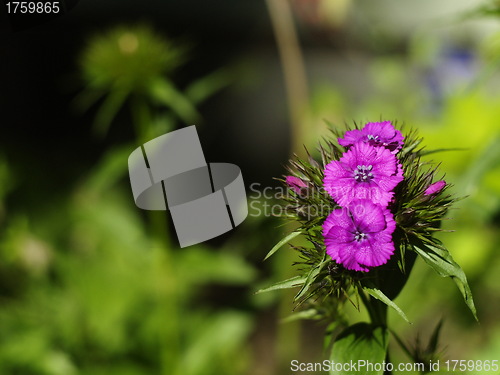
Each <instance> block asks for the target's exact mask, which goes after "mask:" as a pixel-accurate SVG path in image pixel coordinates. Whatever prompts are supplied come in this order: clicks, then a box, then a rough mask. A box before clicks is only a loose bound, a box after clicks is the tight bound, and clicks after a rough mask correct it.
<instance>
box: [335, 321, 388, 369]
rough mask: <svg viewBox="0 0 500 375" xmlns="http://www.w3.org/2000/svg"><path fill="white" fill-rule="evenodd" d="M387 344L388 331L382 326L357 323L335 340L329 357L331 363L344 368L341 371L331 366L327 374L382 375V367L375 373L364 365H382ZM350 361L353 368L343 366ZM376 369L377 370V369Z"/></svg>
mask: <svg viewBox="0 0 500 375" xmlns="http://www.w3.org/2000/svg"><path fill="white" fill-rule="evenodd" d="M388 342H389V337H388V331H387V329H386V328H384V327H382V326H375V325H373V324H368V323H357V324H354V325H352V326H350V327H348V328H346V329H345V330H344V331H342V332H341V333H340V334H339V336H338V337H337V338H336V339H335V342H334V344H333V348H332V352H331V355H330V361H331V363H334V364H343V365H344V366H343V368H342V369H340V368H337V367H335V366H332V367H333V368H331V369H330V371H329V373H330V374H331V375H333V374H338V375H354V374H363V375H365V374H370V375H382V374H383V373H384V371H383V370H384V369H383V366H380V367H381V369H380V371H375V369H371V368H367V367H366V364H367V363H370V364H373V365H380V364H382V362H384V361H385V359H386V353H387V344H388ZM351 361H352V363H353V365H355V366H352V367H351V366H345V365H346V364H350V363H351ZM363 363H364V364H365V365H364V366H363ZM376 369H377V370H378V367H377V368H376Z"/></svg>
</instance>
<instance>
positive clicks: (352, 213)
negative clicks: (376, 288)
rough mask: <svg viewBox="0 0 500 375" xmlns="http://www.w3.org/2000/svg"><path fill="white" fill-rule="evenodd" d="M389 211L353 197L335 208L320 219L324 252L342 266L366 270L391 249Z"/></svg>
mask: <svg viewBox="0 0 500 375" xmlns="http://www.w3.org/2000/svg"><path fill="white" fill-rule="evenodd" d="M395 228H396V222H395V221H394V218H393V215H392V213H391V212H390V211H389V210H388V209H387V208H385V207H382V206H380V205H377V204H375V203H373V202H371V201H370V200H366V199H362V200H354V201H352V202H351V203H350V204H349V206H347V207H345V208H342V209H336V210H334V211H332V212H331V213H330V215H328V217H327V218H326V220H325V222H324V223H323V236H324V240H325V247H326V252H327V254H328V255H330V257H331V258H332V259H333V260H335V261H336V262H337V263H340V264H342V265H343V266H344V268H346V269H349V270H355V271H363V272H367V271H369V270H370V267H377V266H380V265H382V264H384V263H386V262H387V261H388V259H389V258H390V257H391V256H392V254H393V253H394V243H393V241H392V233H393V232H394V230H395Z"/></svg>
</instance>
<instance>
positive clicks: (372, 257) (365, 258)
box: [356, 242, 394, 267]
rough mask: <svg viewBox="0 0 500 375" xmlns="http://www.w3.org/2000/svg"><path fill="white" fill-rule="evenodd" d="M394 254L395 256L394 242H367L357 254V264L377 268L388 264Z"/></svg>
mask: <svg viewBox="0 0 500 375" xmlns="http://www.w3.org/2000/svg"><path fill="white" fill-rule="evenodd" d="M392 254H394V243H392V242H375V243H369V242H367V244H366V245H363V246H360V248H359V249H358V251H357V252H356V262H358V263H360V264H362V265H365V266H368V267H377V266H381V265H382V264H385V263H387V261H388V260H389V258H390V257H391V255H392Z"/></svg>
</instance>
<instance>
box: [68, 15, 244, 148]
mask: <svg viewBox="0 0 500 375" xmlns="http://www.w3.org/2000/svg"><path fill="white" fill-rule="evenodd" d="M188 56H189V47H188V45H187V44H186V43H185V42H184V43H183V44H180V43H174V42H173V41H171V40H169V39H167V38H165V37H163V36H161V35H159V34H158V33H156V32H154V31H153V30H152V28H151V27H149V26H146V25H139V26H134V27H130V26H121V27H116V28H114V29H111V30H110V31H107V32H105V33H101V34H98V35H95V36H94V37H93V38H92V39H90V40H89V41H88V43H87V47H86V49H85V50H84V51H83V53H82V55H81V57H80V60H79V63H80V68H81V71H82V80H83V82H84V86H85V88H84V90H83V91H82V92H81V93H80V95H79V96H78V97H77V98H76V105H77V106H78V107H79V108H80V110H87V109H88V108H89V107H90V106H91V105H93V104H95V103H99V109H98V111H97V114H96V117H95V131H96V132H97V133H98V134H100V135H104V134H106V133H107V131H108V128H109V126H110V125H111V122H112V121H113V119H114V118H115V117H116V115H117V114H118V112H119V110H120V109H121V108H122V107H123V106H125V105H126V104H128V105H129V107H130V110H131V115H132V117H133V118H134V121H133V122H134V125H135V127H136V129H135V131H136V135H137V137H138V138H139V139H140V140H141V141H146V140H149V139H151V138H154V137H156V136H158V135H161V134H164V133H165V132H168V131H172V130H174V128H175V126H176V120H181V121H182V122H183V123H184V124H192V123H194V122H197V123H200V122H201V120H202V119H201V116H200V114H199V113H198V110H197V109H196V105H197V104H199V103H200V102H202V101H204V100H206V99H207V98H208V97H210V96H211V95H213V94H214V93H215V92H217V91H219V90H220V89H222V88H224V87H225V86H227V85H228V84H229V83H230V82H232V81H233V80H234V77H235V72H234V71H231V70H229V69H221V70H218V71H215V72H213V73H210V74H208V75H207V76H205V77H202V78H199V79H197V80H195V81H193V82H191V83H190V84H189V85H188V86H187V87H186V88H185V89H184V91H182V90H180V89H179V88H177V87H176V84H175V80H174V76H175V73H176V72H177V70H178V69H179V68H181V67H182V66H183V65H184V64H185V63H186V62H187V60H188ZM151 107H154V108H155V113H151ZM160 109H161V110H162V111H160Z"/></svg>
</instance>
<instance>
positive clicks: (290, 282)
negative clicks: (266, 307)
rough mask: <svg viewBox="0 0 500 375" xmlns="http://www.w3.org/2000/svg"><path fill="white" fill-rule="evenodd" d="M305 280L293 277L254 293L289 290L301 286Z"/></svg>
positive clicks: (301, 277) (300, 277)
mask: <svg viewBox="0 0 500 375" xmlns="http://www.w3.org/2000/svg"><path fill="white" fill-rule="evenodd" d="M305 281H306V279H305V278H304V277H303V276H294V277H292V278H291V279H287V280H283V281H280V282H278V283H276V284H273V285H271V286H270V287H267V288H264V289H260V290H258V291H256V292H255V294H259V293H265V292H270V291H272V290H278V289H290V288H295V287H298V286H301V285H303V284H304V283H305Z"/></svg>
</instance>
